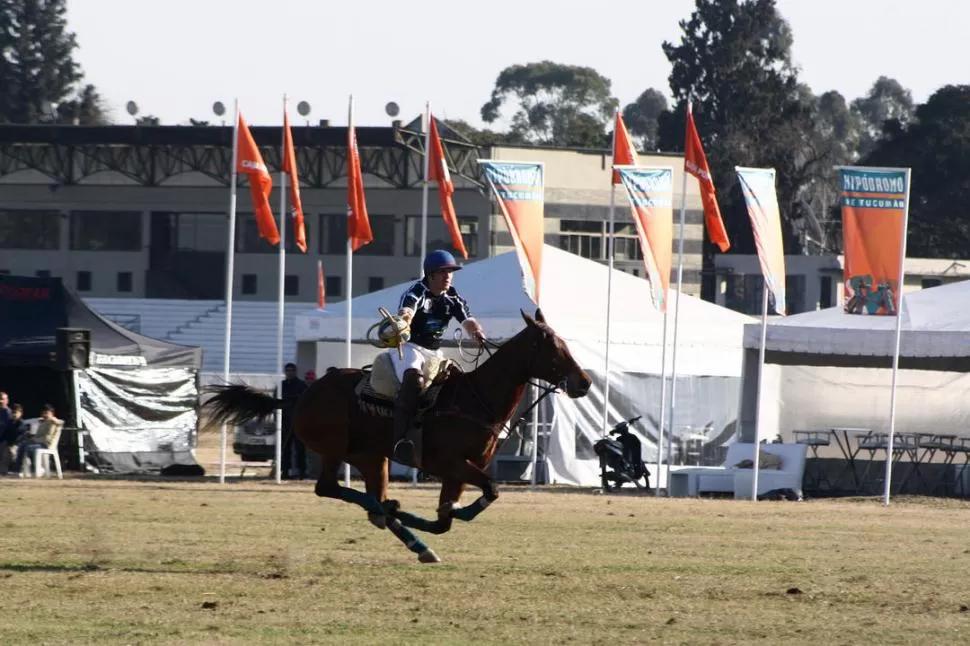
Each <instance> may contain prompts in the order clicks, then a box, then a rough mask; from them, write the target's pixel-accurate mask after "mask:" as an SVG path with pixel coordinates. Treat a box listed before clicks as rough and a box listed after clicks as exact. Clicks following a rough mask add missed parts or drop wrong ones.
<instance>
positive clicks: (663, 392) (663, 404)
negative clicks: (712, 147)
mask: <svg viewBox="0 0 970 646" xmlns="http://www.w3.org/2000/svg"><path fill="white" fill-rule="evenodd" d="M684 174H685V176H686V172H685V173H684ZM667 280H668V281H669V280H670V277H669V276H668V277H667ZM668 284H669V283H668ZM667 295H668V298H667V299H666V300H665V301H664V331H663V340H662V341H661V343H663V348H662V349H661V350H660V422H659V423H658V425H657V479H656V480H655V482H656V483H657V485H656V486H655V487H654V488H653V493H654V495H656V496H659V495H660V466H661V462H662V461H663V449H664V422H665V421H666V413H667V321H669V320H670V299H669V295H670V289H669V288H668V289H667ZM667 441H668V442H669V441H670V438H667ZM669 487H670V463H669V462H668V463H667V488H668V489H669Z"/></svg>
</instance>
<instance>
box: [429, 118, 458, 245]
mask: <svg viewBox="0 0 970 646" xmlns="http://www.w3.org/2000/svg"><path fill="white" fill-rule="evenodd" d="M429 138H430V140H431V141H430V143H429V146H428V148H429V150H428V154H430V155H431V159H429V160H428V180H429V181H432V182H437V184H438V201H439V202H440V203H441V217H443V218H444V219H445V224H446V225H448V231H449V232H450V233H451V246H452V247H454V248H455V249H457V250H458V251H460V252H461V255H462V256H464V258H465V259H466V260H467V259H468V250H467V249H465V241H464V240H463V239H462V237H461V229H460V228H459V227H458V216H456V215H455V205H454V204H453V203H452V201H451V196H452V195H453V194H454V192H455V185H454V184H453V183H452V182H451V173H450V172H448V161H447V160H446V159H445V149H444V147H443V146H442V145H441V138H440V137H439V136H438V126H436V125H435V120H434V116H432V117H431V130H430V133H429Z"/></svg>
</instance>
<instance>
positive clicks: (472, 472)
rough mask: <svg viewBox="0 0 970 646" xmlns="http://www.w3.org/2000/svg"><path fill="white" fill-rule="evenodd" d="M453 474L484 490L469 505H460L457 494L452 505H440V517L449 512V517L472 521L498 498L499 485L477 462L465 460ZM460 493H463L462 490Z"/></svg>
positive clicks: (460, 479)
mask: <svg viewBox="0 0 970 646" xmlns="http://www.w3.org/2000/svg"><path fill="white" fill-rule="evenodd" d="M452 476H453V477H454V478H455V479H457V480H458V481H459V482H463V483H467V484H470V485H473V486H475V487H478V488H479V489H481V490H482V495H481V496H479V497H478V499H476V500H475V502H473V503H472V504H470V505H468V506H467V507H460V506H459V505H458V497H457V496H456V497H455V498H454V502H453V503H450V505H449V504H443V505H442V506H441V507H439V509H438V518H439V519H440V518H441V516H442V514H447V516H448V517H449V518H457V519H458V520H463V521H465V522H470V521H472V520H475V518H476V517H477V516H478V515H479V514H480V513H482V512H483V511H485V509H486V508H487V507H488V506H489V505H491V504H492V503H493V502H495V501H496V500H497V499H498V487H497V486H495V482H494V481H493V480H492V479H491V478H490V477H488V474H487V473H485V471H484V470H482V469H481V467H479V466H478V465H477V464H475V463H473V462H471V461H469V460H465V461H464V462H463V463H462V464H460V465H459V466H458V468H456V469H455V470H454V471H453V472H452ZM458 495H459V496H460V495H461V491H460V490H459V493H458Z"/></svg>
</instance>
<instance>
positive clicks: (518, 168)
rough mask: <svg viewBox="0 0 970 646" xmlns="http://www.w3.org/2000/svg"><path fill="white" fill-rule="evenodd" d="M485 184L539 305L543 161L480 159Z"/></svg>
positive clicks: (529, 291)
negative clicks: (498, 209)
mask: <svg viewBox="0 0 970 646" xmlns="http://www.w3.org/2000/svg"><path fill="white" fill-rule="evenodd" d="M478 163H479V165H480V166H481V168H482V172H483V173H484V175H485V181H487V182H488V185H489V186H490V187H491V189H492V193H493V194H494V195H495V198H496V199H497V200H498V203H499V207H500V208H501V209H502V215H503V216H504V217H505V223H506V225H508V227H509V233H510V234H511V235H512V242H513V243H514V244H515V251H516V253H517V254H518V257H519V266H520V267H521V268H522V287H523V289H524V290H525V293H526V294H528V295H529V298H531V299H532V302H533V303H535V304H536V305H539V278H540V276H541V275H542V245H543V242H544V240H543V232H544V222H543V217H544V211H545V182H544V175H545V168H544V166H543V164H542V162H510V161H495V160H491V159H479V160H478Z"/></svg>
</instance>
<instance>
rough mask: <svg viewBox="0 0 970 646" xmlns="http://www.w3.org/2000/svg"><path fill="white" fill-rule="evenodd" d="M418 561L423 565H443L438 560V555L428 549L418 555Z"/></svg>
mask: <svg viewBox="0 0 970 646" xmlns="http://www.w3.org/2000/svg"><path fill="white" fill-rule="evenodd" d="M418 560H419V561H421V562H422V563H441V559H439V558H438V555H437V554H435V553H434V552H432V551H431V550H430V549H426V550H425V551H423V552H421V553H420V554H418Z"/></svg>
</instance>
